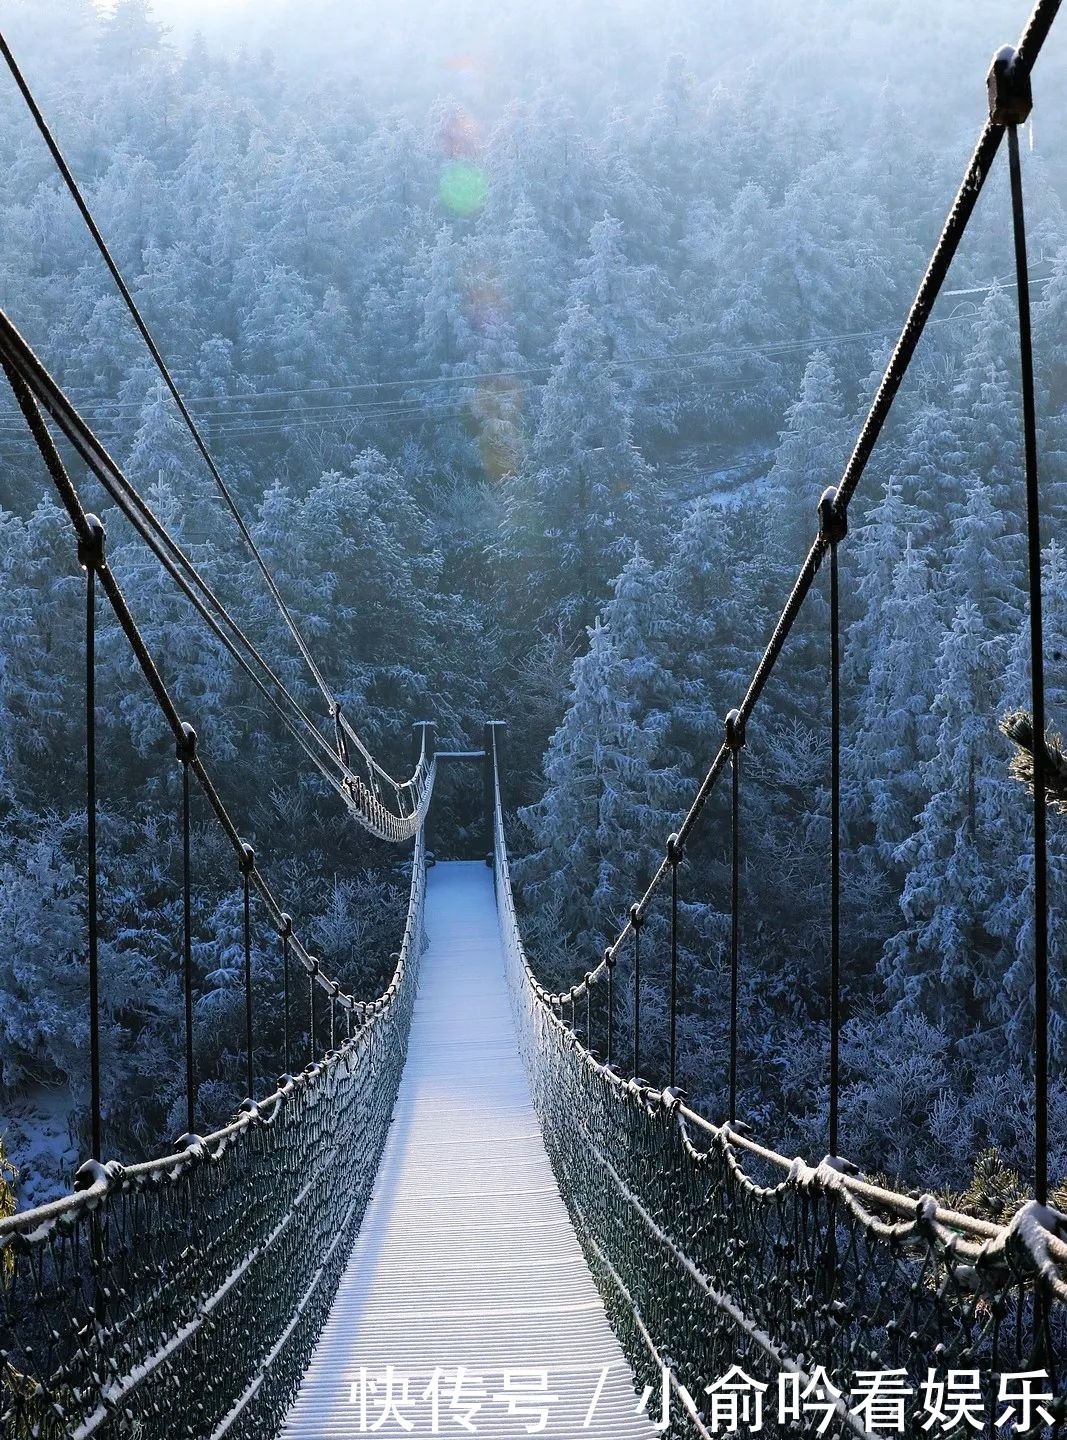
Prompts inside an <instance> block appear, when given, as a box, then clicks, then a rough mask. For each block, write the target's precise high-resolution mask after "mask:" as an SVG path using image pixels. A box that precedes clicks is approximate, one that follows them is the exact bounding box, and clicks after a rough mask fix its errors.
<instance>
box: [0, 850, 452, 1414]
mask: <svg viewBox="0 0 1067 1440" xmlns="http://www.w3.org/2000/svg"><path fill="white" fill-rule="evenodd" d="M425 888H426V865H425V836H424V832H422V831H420V833H419V836H418V839H417V841H416V846H415V854H414V862H413V867H412V876H411V891H410V900H409V905H408V913H407V923H406V927H405V930H404V938H403V943H402V945H401V949H400V953H399V957H398V959H397V964H396V969H395V971H394V973H393V976H392V979H391V980H390V982H389V985H388V987H387V988H386V990H385V991H384V992H383V993H382V994H381V995H379V996H378V997H377V999H375V1000H373V1001H371V1002H368V1003H367V1004H366V1005H365V1006H364V1007H363V1013H364V1018H363V1022H362V1023H361V1025H360V1027H359V1029H358V1030H357V1031H356V1033H355V1034H353V1035H352V1037H351V1038H350V1039H347V1040H344V1041H342V1042H339V1044H338V1047H337V1048H336V1049H334V1050H330V1051H329V1052H328V1053H327V1054H326V1055H325V1056H324V1057H323V1059H322V1060H321V1061H318V1062H316V1063H314V1064H311V1065H309V1066H307V1068H306V1069H304V1070H303V1071H302V1072H301V1073H300V1074H298V1075H296V1076H285V1077H283V1079H282V1081H281V1082H280V1084H279V1086H278V1088H277V1090H275V1091H274V1093H273V1094H271V1095H270V1096H268V1097H267V1098H266V1099H263V1100H260V1101H259V1102H258V1103H246V1105H245V1106H244V1107H243V1110H242V1113H241V1114H240V1115H239V1117H238V1118H237V1119H236V1120H234V1121H233V1122H232V1123H231V1124H229V1125H227V1126H225V1127H224V1128H223V1129H221V1130H218V1131H216V1132H214V1133H213V1134H210V1135H207V1136H204V1137H200V1136H186V1137H184V1143H181V1144H179V1146H178V1147H177V1148H176V1149H175V1151H174V1153H172V1154H170V1155H167V1156H164V1157H163V1158H161V1159H158V1160H154V1161H150V1162H148V1163H145V1164H139V1165H129V1166H123V1165H120V1164H118V1163H116V1162H110V1163H108V1164H106V1165H100V1164H98V1163H96V1162H92V1161H91V1162H89V1163H88V1164H87V1165H86V1166H84V1167H83V1168H82V1170H81V1172H80V1173H79V1177H78V1185H79V1188H78V1190H77V1191H76V1192H75V1193H74V1194H72V1195H69V1196H67V1197H65V1198H63V1199H61V1200H58V1201H56V1202H54V1203H53V1204H51V1205H46V1206H43V1207H41V1208H40V1209H38V1210H35V1211H31V1212H26V1213H23V1214H17V1215H14V1216H12V1217H10V1218H8V1219H6V1220H0V1435H3V1436H4V1440H30V1437H34V1440H38V1437H39V1440H48V1437H56V1440H59V1437H63V1440H75V1437H77V1440H88V1437H90V1436H97V1437H101V1440H103V1437H109V1436H116V1437H117V1436H120V1435H121V1436H130V1435H138V1436H143V1437H145V1440H150V1437H158V1440H178V1437H185V1440H208V1437H211V1440H221V1437H223V1436H228V1437H234V1440H237V1437H247V1440H262V1437H264V1436H268V1435H273V1434H274V1433H275V1432H276V1430H277V1428H278V1426H279V1424H280V1422H281V1419H282V1417H283V1415H284V1414H285V1411H286V1409H287V1407H288V1405H289V1404H290V1402H291V1400H292V1398H293V1395H294V1394H295V1391H296V1386H297V1384H298V1382H299V1379H300V1377H301V1376H302V1374H303V1372H304V1369H305V1368H306V1365H307V1361H308V1358H309V1356H310V1353H311V1349H312V1346H313V1344H314V1342H315V1340H316V1338H317V1337H318V1334H319V1332H320V1331H321V1328H322V1325H323V1323H324V1321H325V1318H326V1314H327V1312H328V1310H329V1307H330V1304H331V1302H332V1300H333V1296H334V1294H335V1292H336V1289H337V1284H338V1282H339V1279H340V1275H341V1270H342V1268H343V1266H344V1264H345V1262H346V1260H347V1258H348V1254H349V1251H350V1249H351V1246H352V1243H353V1241H354V1238H355V1235H356V1232H357V1229H358V1227H359V1224H360V1221H361V1219H362V1216H363V1213H364V1210H365V1209H366V1206H367V1203H368V1200H369V1198H370V1193H371V1187H372V1185H373V1182H374V1177H375V1174H376V1171H377V1167H378V1161H379V1157H380V1155H381V1151H382V1148H383V1146H384V1143H385V1138H386V1133H387V1131H388V1128H389V1124H390V1120H391V1117H392V1111H393V1104H394V1100H395V1097H396V1091H397V1087H398V1085H399V1082H400V1073H401V1070H402V1069H403V1065H404V1059H405V1054H406V1047H407V1035H408V1028H409V1022H410V1017H411V1008H412V1004H413V1001H414V995H415V983H416V979H415V977H416V968H417V961H418V957H419V952H420V949H421V947H422V943H423V934H424V931H423V915H424V898H425Z"/></svg>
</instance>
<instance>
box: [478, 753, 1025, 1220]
mask: <svg viewBox="0 0 1067 1440" xmlns="http://www.w3.org/2000/svg"><path fill="white" fill-rule="evenodd" d="M493 781H494V852H495V853H494V863H495V866H496V871H497V878H498V885H499V892H498V895H497V903H498V905H499V906H500V907H501V909H502V913H503V916H504V921H505V924H506V925H507V927H508V929H509V931H510V932H511V936H512V946H513V948H514V953H515V954H516V956H517V957H518V959H519V961H520V964H521V966H522V972H523V978H524V980H525V982H526V984H527V985H528V987H529V989H530V992H531V994H532V995H533V997H534V1000H535V1001H536V1003H537V1004H538V1005H539V1006H540V1007H541V1009H542V1011H543V1012H544V1015H545V1017H546V1018H547V1019H548V1020H549V1021H550V1022H551V1024H552V1025H553V1026H555V1027H556V1028H557V1029H558V1030H559V1032H560V1034H561V1035H562V1036H564V1037H565V1038H566V1042H567V1043H568V1044H570V1045H572V1046H574V1048H575V1049H577V1050H578V1051H579V1052H580V1054H581V1056H582V1058H583V1060H584V1061H585V1063H586V1064H587V1065H589V1066H590V1067H591V1068H592V1069H594V1070H595V1071H596V1072H597V1073H598V1074H599V1075H601V1076H602V1077H603V1078H604V1079H605V1080H606V1081H608V1082H609V1083H610V1084H611V1085H612V1087H613V1088H614V1089H615V1090H616V1091H617V1092H618V1093H619V1094H620V1095H621V1094H627V1095H632V1096H634V1097H636V1098H639V1099H640V1100H641V1101H642V1103H643V1104H645V1105H646V1106H648V1107H649V1108H650V1109H652V1110H655V1109H658V1108H668V1109H673V1111H674V1113H675V1114H676V1116H677V1117H678V1120H679V1123H683V1124H685V1125H689V1126H692V1127H693V1128H694V1129H696V1130H699V1131H700V1133H701V1134H702V1135H703V1136H705V1137H706V1138H707V1140H708V1141H709V1142H715V1143H719V1144H723V1145H727V1146H734V1147H737V1148H740V1149H743V1150H746V1151H748V1152H749V1153H750V1154H752V1155H754V1156H756V1157H758V1158H759V1159H760V1160H763V1161H766V1162H768V1163H770V1164H772V1165H774V1166H775V1167H776V1168H778V1169H780V1170H784V1171H786V1172H787V1173H790V1174H791V1173H794V1172H795V1171H796V1169H797V1166H798V1165H803V1164H805V1162H803V1161H799V1160H797V1159H796V1158H794V1159H789V1157H788V1156H786V1155H782V1154H779V1153H778V1152H777V1151H775V1150H772V1149H770V1148H769V1147H767V1146H764V1145H761V1144H759V1143H758V1142H757V1141H755V1140H753V1139H751V1138H750V1137H749V1136H747V1135H745V1134H743V1133H742V1132H741V1131H740V1130H739V1129H737V1128H735V1127H734V1126H731V1125H729V1124H723V1125H716V1124H714V1123H713V1122H712V1121H710V1120H708V1119H706V1117H704V1116H703V1115H700V1114H698V1113H697V1112H696V1111H695V1110H692V1109H691V1108H690V1107H689V1106H688V1105H686V1104H685V1103H684V1101H683V1100H682V1099H681V1098H680V1097H681V1092H679V1091H672V1090H670V1089H669V1088H668V1089H664V1090H656V1089H654V1088H653V1087H652V1086H650V1085H646V1084H644V1083H642V1082H640V1081H638V1080H636V1079H625V1078H624V1077H623V1076H622V1075H621V1074H620V1073H619V1072H618V1071H617V1070H616V1069H615V1067H613V1066H609V1065H607V1064H606V1063H604V1062H603V1061H601V1060H600V1059H599V1058H598V1057H597V1056H596V1055H595V1054H594V1053H593V1051H592V1050H591V1049H590V1048H589V1046H588V1045H587V1044H583V1043H582V1041H581V1040H579V1039H578V1037H577V1035H576V1034H575V1032H574V1031H573V1030H571V1029H570V1028H569V1027H568V1026H567V1025H566V1024H565V1023H564V1021H563V1020H562V1019H561V1018H560V1016H559V1015H558V1014H557V1013H556V1010H557V1008H558V1007H559V1006H560V1005H561V1004H562V1003H565V1002H569V1001H570V998H571V996H570V993H569V992H567V993H565V994H562V995H556V994H553V993H552V992H551V991H549V990H547V989H546V988H545V986H544V985H542V984H541V982H540V981H539V980H538V978H537V975H536V974H535V972H534V969H533V966H532V965H531V964H530V959H529V956H528V955H527V953H526V947H525V945H524V943H523V939H522V932H521V930H520V928H519V921H518V913H517V910H516V906H515V897H514V892H513V890H512V886H511V867H510V862H509V859H508V849H507V840H506V837H505V833H504V813H503V805H502V801H501V795H500V773H499V767H498V765H497V762H496V758H495V756H494V759H493ZM807 1168H809V1169H818V1170H820V1173H821V1171H823V1170H825V1171H826V1172H827V1173H826V1175H824V1176H823V1178H824V1179H828V1178H829V1177H830V1176H832V1180H833V1184H834V1185H837V1186H840V1187H841V1188H842V1189H844V1190H847V1191H849V1192H850V1193H852V1194H854V1195H855V1196H857V1197H858V1198H859V1199H861V1200H867V1201H869V1202H870V1203H872V1204H874V1205H876V1206H878V1207H879V1208H881V1209H885V1210H888V1211H890V1212H892V1213H894V1214H896V1215H899V1216H900V1217H901V1218H902V1219H913V1218H914V1216H915V1207H916V1204H917V1203H918V1200H917V1199H916V1197H914V1196H908V1195H903V1194H901V1193H900V1192H898V1191H894V1190H889V1189H886V1188H885V1187H884V1186H881V1185H875V1184H873V1183H872V1182H871V1181H870V1180H867V1179H865V1178H864V1177H863V1176H862V1175H859V1174H855V1175H854V1174H850V1173H848V1171H846V1170H842V1169H838V1168H837V1167H836V1166H834V1167H831V1166H828V1165H823V1166H821V1167H810V1166H809V1167H807ZM933 1214H934V1218H935V1219H936V1221H937V1223H938V1224H939V1225H942V1226H943V1227H944V1228H945V1229H946V1231H954V1232H962V1233H963V1234H964V1235H965V1236H968V1237H970V1238H971V1240H972V1241H973V1242H974V1244H975V1246H977V1247H980V1246H982V1245H985V1244H988V1243H989V1242H990V1241H994V1240H1000V1239H1003V1237H1004V1236H1005V1235H1006V1234H1007V1232H1008V1229H1009V1226H1008V1225H1006V1224H1005V1225H1000V1224H996V1223H995V1222H993V1221H989V1220H981V1219H979V1218H978V1217H976V1216H974V1215H966V1214H962V1213H961V1212H960V1211H957V1210H952V1209H950V1208H948V1207H946V1206H943V1205H936V1206H935V1209H934V1212H933Z"/></svg>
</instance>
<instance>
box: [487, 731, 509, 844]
mask: <svg viewBox="0 0 1067 1440" xmlns="http://www.w3.org/2000/svg"><path fill="white" fill-rule="evenodd" d="M506 723H507V722H506V721H504V720H487V721H486V722H485V740H484V742H483V743H484V747H485V759H484V761H483V762H482V777H483V778H482V784H483V786H484V790H485V863H486V864H487V865H489V866H492V864H493V851H494V850H495V849H496V834H495V830H496V821H495V816H496V761H497V752H496V736H497V731H498V730H503V729H504V726H505V724H506Z"/></svg>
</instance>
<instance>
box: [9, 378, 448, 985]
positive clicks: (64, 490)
mask: <svg viewBox="0 0 1067 1440" xmlns="http://www.w3.org/2000/svg"><path fill="white" fill-rule="evenodd" d="M5 368H6V366H5ZM8 378H9V380H10V382H11V385H12V389H13V390H14V392H15V396H16V399H17V400H18V402H19V405H20V406H21V407H22V409H23V412H24V414H25V415H26V418H27V422H28V423H29V425H30V429H31V432H32V433H33V435H34V439H35V440H36V441H37V442H38V445H39V447H40V449H41V454H42V457H43V459H44V461H45V464H46V466H47V468H48V471H49V474H50V475H51V477H52V480H53V482H54V483H55V485H56V488H57V490H58V492H59V495H60V499H61V500H62V502H63V505H64V508H65V509H66V511H67V514H68V516H69V518H70V520H71V523H72V525H73V528H74V531H75V534H76V536H77V538H78V540H79V541H80V542H83V543H84V544H85V546H86V549H87V550H88V549H89V548H91V547H93V545H94V542H95V543H96V545H97V546H99V549H98V558H97V559H96V560H95V561H94V562H93V563H94V564H95V570H96V574H97V576H98V578H99V580H100V586H101V589H102V590H103V592H104V594H105V595H106V597H107V599H108V602H109V603H110V605H111V608H112V611H113V612H114V614H115V618H116V620H117V621H118V623H119V625H120V627H121V629H122V631H123V634H124V635H125V636H126V639H127V642H128V643H129V645H130V649H131V650H132V652H133V655H134V658H135V659H136V661H137V664H138V666H139V667H140V669H141V672H142V674H143V675H144V677H145V679H146V681H147V682H148V686H149V689H150V690H151V692H152V695H153V697H154V698H155V701H156V704H157V706H158V707H159V710H160V712H161V714H162V715H163V718H164V719H165V721H166V723H167V725H168V726H169V727H170V730H171V733H172V735H173V737H174V740H175V743H176V744H177V746H178V753H179V754H181V752H182V748H183V747H184V746H185V744H186V737H187V730H186V725H185V723H184V722H183V720H182V718H181V714H180V712H179V710H178V707H177V705H176V704H175V702H174V699H173V697H172V696H171V694H170V692H169V690H168V688H167V685H166V683H165V681H164V680H163V677H162V676H161V675H160V673H159V670H158V668H157V666H156V664H155V661H154V659H153V658H152V654H151V651H150V649H149V647H148V645H147V643H146V641H145V639H144V636H143V635H142V634H141V631H140V629H139V627H138V625H137V622H136V620H135V619H134V616H133V614H132V612H131V610H130V608H129V605H128V603H127V601H126V597H125V595H124V593H123V590H122V587H121V586H120V585H119V583H118V581H117V579H116V578H115V575H114V573H113V572H112V570H111V568H110V566H109V565H108V563H107V561H106V559H105V558H104V556H103V550H102V534H101V531H100V530H98V529H95V528H94V522H93V520H92V518H91V517H90V516H89V515H88V514H87V513H86V511H85V508H84V506H83V505H82V503H81V500H80V497H79V496H78V493H77V490H76V488H75V486H74V484H73V482H72V481H71V479H70V476H69V475H68V474H67V472H66V468H65V467H64V465H63V462H62V459H61V457H60V455H59V452H58V450H57V449H56V447H55V443H54V441H53V440H52V437H51V435H50V434H49V433H48V430H47V427H46V426H45V424H44V421H43V419H42V417H41V414H40V411H39V410H38V409H37V407H36V404H35V402H34V399H33V396H32V395H31V394H30V391H29V388H28V387H27V386H26V384H25V381H24V380H23V378H22V376H21V375H20V374H18V373H16V372H15V371H14V370H11V369H8ZM96 525H97V526H98V525H99V522H96ZM97 537H99V539H98V538H97ZM423 734H424V736H425V731H424V732H423ZM425 762H426V756H425V750H424V751H423V754H422V755H421V756H420V760H419V766H418V772H420V773H422V772H424V773H425V775H426V782H425V785H424V787H423V790H424V793H423V795H422V796H421V797H420V802H421V803H420V806H419V809H418V810H417V811H416V815H417V817H418V826H419V828H420V829H421V823H422V818H423V817H424V816H425V813H426V807H427V806H428V805H429V800H430V794H431V793H432V789H433V778H434V767H433V766H432V765H431V766H430V767H429V769H428V770H426V763H425ZM189 768H190V770H191V771H192V773H193V774H194V775H195V776H196V779H197V782H198V784H199V785H200V788H201V791H202V792H203V794H204V796H205V798H206V799H207V802H208V804H209V805H210V807H211V810H212V812H213V813H214V815H215V818H216V820H217V821H218V823H219V825H220V826H221V828H222V830H223V831H224V833H225V835H226V837H227V839H228V840H229V842H230V845H231V847H232V849H233V850H234V853H235V855H236V856H237V858H238V862H239V864H240V865H241V867H242V871H243V873H247V876H248V879H249V882H250V883H251V884H252V885H254V886H255V888H256V890H257V891H258V892H259V894H260V896H261V898H262V900H263V902H264V904H265V906H266V909H267V912H268V914H269V916H270V918H271V921H272V922H273V924H274V927H275V929H276V930H277V932H278V934H279V936H282V937H285V938H287V939H288V941H289V943H290V945H291V947H292V952H293V954H295V955H296V957H297V958H298V960H299V961H300V963H301V964H302V965H303V966H304V968H305V969H306V970H307V971H308V973H309V974H310V975H312V976H313V977H314V978H316V980H317V983H318V984H319V985H320V986H321V988H323V989H325V990H327V991H328V992H329V993H330V994H331V995H332V996H333V997H334V998H335V999H336V1000H337V1001H338V1003H340V1005H341V1007H342V1009H345V1010H352V1011H354V1010H356V1009H357V1008H359V1007H360V1005H361V1004H362V1002H360V1001H358V1000H356V998H355V997H354V996H352V995H349V994H347V992H343V991H342V990H341V989H340V986H339V985H338V983H337V982H336V981H335V980H333V979H332V978H331V977H329V976H327V975H326V974H325V973H324V972H323V971H322V970H321V968H320V966H319V964H318V961H317V960H316V959H315V957H314V956H312V955H311V954H310V952H309V951H308V950H307V949H306V948H305V946H304V945H303V943H302V942H301V940H300V938H299V937H298V936H297V935H295V934H292V933H291V931H290V929H289V925H288V922H287V921H286V918H285V912H284V911H283V909H282V906H281V905H280V904H279V903H278V901H277V900H276V898H275V896H274V893H273V891H272V890H271V888H270V886H269V885H268V883H267V881H266V879H265V878H264V876H263V875H262V873H261V871H260V870H259V868H258V866H257V865H256V864H255V860H254V857H253V861H252V864H251V867H250V868H247V869H246V856H247V854H248V849H247V846H246V844H245V841H244V839H243V838H242V836H241V833H240V831H239V830H238V828H237V826H236V825H235V823H234V821H233V818H232V817H231V815H230V813H229V811H228V810H227V808H226V805H225V802H224V801H223V799H222V797H221V796H220V794H219V792H218V789H217V788H216V786H215V784H214V782H213V780H212V778H211V776H210V774H209V773H208V770H207V768H206V767H205V765H204V762H203V760H202V759H201V757H200V755H199V752H194V754H193V755H192V757H191V758H190V760H189ZM412 818H414V817H412Z"/></svg>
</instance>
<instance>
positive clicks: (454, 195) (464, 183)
mask: <svg viewBox="0 0 1067 1440" xmlns="http://www.w3.org/2000/svg"><path fill="white" fill-rule="evenodd" d="M438 193H439V195H440V197H441V204H442V205H444V207H445V208H446V209H447V210H451V212H452V214H453V215H477V213H478V211H479V210H481V209H482V207H483V206H484V205H485V202H486V200H487V199H488V196H489V181H488V180H487V179H486V175H485V171H484V170H483V169H482V167H481V166H480V165H475V164H473V163H472V162H471V161H470V160H453V161H452V163H451V164H449V165H446V166H445V169H444V172H443V173H442V175H441V184H440V187H439V191H438Z"/></svg>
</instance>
